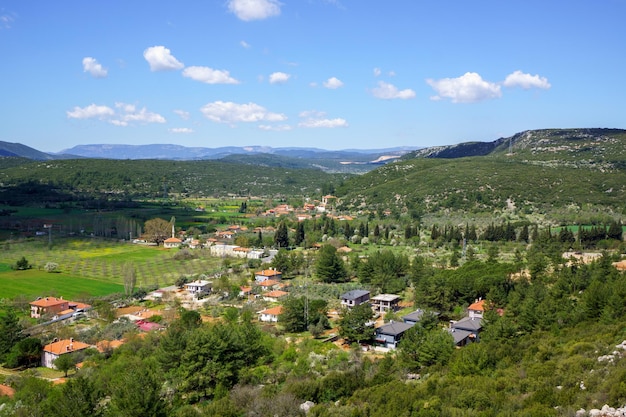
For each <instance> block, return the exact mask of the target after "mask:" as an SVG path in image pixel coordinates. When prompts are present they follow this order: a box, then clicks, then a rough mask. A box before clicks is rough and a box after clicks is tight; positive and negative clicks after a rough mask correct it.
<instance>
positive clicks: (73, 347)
mask: <svg viewBox="0 0 626 417" xmlns="http://www.w3.org/2000/svg"><path fill="white" fill-rule="evenodd" d="M90 347H91V345H88V344H87V343H83V342H79V341H76V340H74V339H73V338H70V339H63V340H58V339H54V341H53V342H52V343H50V344H48V345H45V346H44V347H43V353H42V355H41V366H45V367H46V368H53V369H56V366H54V361H55V360H57V359H58V358H59V357H60V356H61V355H69V354H72V353H74V352H78V351H81V350H84V349H88V348H90Z"/></svg>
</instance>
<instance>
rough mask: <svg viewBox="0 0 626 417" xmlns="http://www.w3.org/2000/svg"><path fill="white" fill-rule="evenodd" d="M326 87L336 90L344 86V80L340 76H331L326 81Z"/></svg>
mask: <svg viewBox="0 0 626 417" xmlns="http://www.w3.org/2000/svg"><path fill="white" fill-rule="evenodd" d="M324 87H326V88H329V89H331V90H334V89H336V88H340V87H343V82H342V81H341V80H340V79H339V78H336V77H330V78H329V79H327V80H326V81H324Z"/></svg>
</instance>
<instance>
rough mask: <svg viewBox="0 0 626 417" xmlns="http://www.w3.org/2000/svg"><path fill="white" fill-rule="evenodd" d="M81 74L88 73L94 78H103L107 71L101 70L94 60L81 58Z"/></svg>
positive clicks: (88, 57) (100, 66)
mask: <svg viewBox="0 0 626 417" xmlns="http://www.w3.org/2000/svg"><path fill="white" fill-rule="evenodd" d="M83 72H88V73H89V74H91V76H92V77H95V78H105V77H106V76H107V74H108V71H107V69H106V68H103V67H102V65H100V64H99V63H98V61H97V60H96V58H92V57H90V56H87V57H85V58H83Z"/></svg>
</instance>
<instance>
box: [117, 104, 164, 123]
mask: <svg viewBox="0 0 626 417" xmlns="http://www.w3.org/2000/svg"><path fill="white" fill-rule="evenodd" d="M115 107H116V108H118V109H121V111H122V113H121V114H118V117H117V118H116V122H117V123H116V124H118V123H119V125H120V126H126V125H128V124H129V123H130V122H139V123H165V121H166V120H165V117H163V116H161V115H160V114H158V113H153V112H150V111H148V110H147V109H146V108H145V107H143V108H142V109H141V110H139V111H137V108H136V106H135V105H134V104H126V103H115Z"/></svg>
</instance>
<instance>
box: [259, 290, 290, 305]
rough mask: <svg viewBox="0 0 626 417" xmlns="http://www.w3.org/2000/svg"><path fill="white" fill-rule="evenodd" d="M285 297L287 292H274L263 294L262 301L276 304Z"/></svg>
mask: <svg viewBox="0 0 626 417" xmlns="http://www.w3.org/2000/svg"><path fill="white" fill-rule="evenodd" d="M287 295H289V293H288V292H287V291H281V290H274V291H270V292H266V293H265V294H263V300H264V301H269V302H272V303H276V302H278V299H279V298H282V297H286V296H287Z"/></svg>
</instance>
